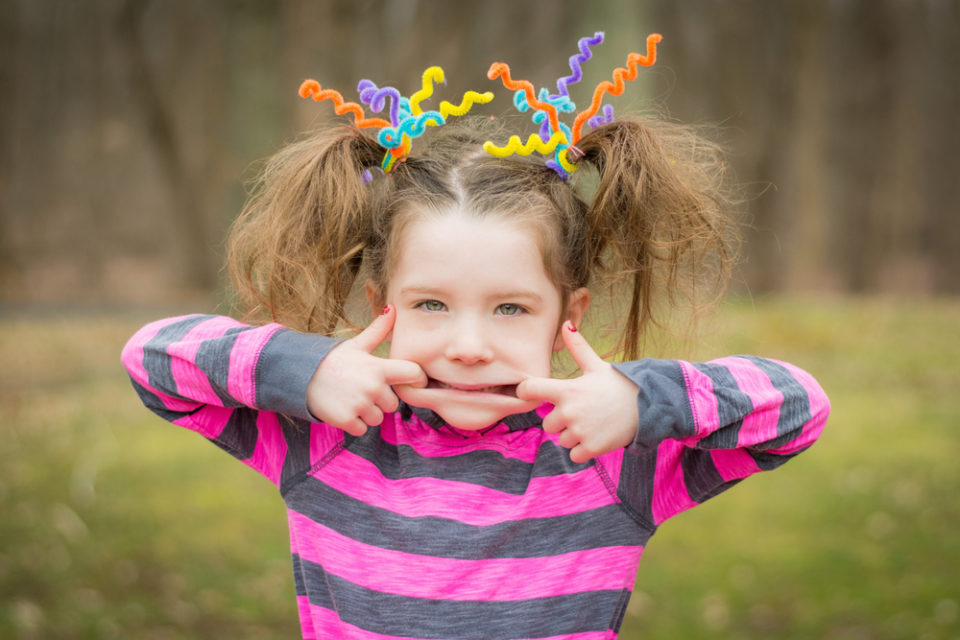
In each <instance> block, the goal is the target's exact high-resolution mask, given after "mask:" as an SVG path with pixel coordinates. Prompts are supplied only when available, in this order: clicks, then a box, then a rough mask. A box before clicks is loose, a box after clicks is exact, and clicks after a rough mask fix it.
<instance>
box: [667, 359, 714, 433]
mask: <svg viewBox="0 0 960 640" xmlns="http://www.w3.org/2000/svg"><path fill="white" fill-rule="evenodd" d="M678 362H679V364H680V370H681V371H682V372H683V379H684V383H685V384H686V387H687V397H688V398H689V402H690V409H691V411H692V412H693V424H694V429H695V430H696V434H695V436H694V437H695V438H697V439H699V438H702V437H704V436H706V435H707V434H710V433H713V432H714V431H716V430H717V429H719V428H720V427H721V424H720V417H719V409H718V402H717V396H716V393H714V389H713V380H711V379H710V377H709V376H707V375H706V374H704V373H702V372H701V371H700V370H699V369H697V368H696V367H694V366H693V365H692V364H690V363H689V362H683V361H678Z"/></svg>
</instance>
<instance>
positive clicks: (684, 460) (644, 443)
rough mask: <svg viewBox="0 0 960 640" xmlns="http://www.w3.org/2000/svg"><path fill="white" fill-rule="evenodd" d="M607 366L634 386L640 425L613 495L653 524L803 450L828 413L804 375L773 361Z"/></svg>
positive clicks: (818, 389)
mask: <svg viewBox="0 0 960 640" xmlns="http://www.w3.org/2000/svg"><path fill="white" fill-rule="evenodd" d="M613 366H614V368H615V369H616V370H617V371H619V372H620V373H621V374H623V375H624V376H626V377H627V378H628V379H630V380H631V381H632V382H633V383H634V384H635V385H636V386H637V388H638V392H637V396H636V398H637V400H636V402H637V412H638V415H639V425H640V426H639V429H638V431H637V434H636V437H635V438H634V441H633V443H632V444H631V446H630V447H628V449H627V450H626V452H625V453H624V456H623V463H622V464H623V466H622V469H621V474H620V482H619V483H618V493H619V497H620V498H621V500H623V501H624V502H625V503H626V504H627V505H628V506H630V507H631V508H632V509H633V510H634V511H635V515H637V516H640V517H641V518H642V519H643V520H644V521H646V522H647V523H649V524H651V525H653V526H658V525H659V524H660V523H661V522H663V521H664V520H666V519H668V518H670V517H672V516H673V515H676V514H677V513H680V512H681V511H684V510H686V509H689V508H690V507H693V506H696V505H697V504H700V503H701V502H703V501H704V500H706V499H708V498H711V497H713V496H714V495H717V494H718V493H720V492H722V491H724V490H725V489H727V488H728V487H730V486H732V485H733V484H735V483H736V482H738V481H740V480H741V479H743V478H745V477H747V476H749V475H751V474H753V473H756V472H758V471H766V470H769V469H774V468H776V467H778V466H780V465H781V464H783V463H784V462H786V461H787V460H789V459H790V458H792V457H793V456H795V455H797V454H798V453H800V452H801V451H803V450H805V449H806V448H808V447H809V446H810V445H812V444H813V442H814V441H815V440H816V439H817V437H819V435H820V433H821V432H822V430H823V426H824V423H825V422H826V419H827V415H828V414H829V411H830V404H829V401H828V399H827V397H826V394H825V393H824V392H823V389H821V387H820V385H819V384H818V383H817V382H816V380H814V378H813V377H812V376H811V375H810V374H808V373H807V372H805V371H803V370H802V369H799V368H797V367H795V366H793V365H790V364H787V363H783V362H778V361H775V360H767V359H763V358H757V357H753V356H733V357H728V358H721V359H719V360H713V361H710V362H707V363H690V362H683V361H678V360H651V359H647V360H639V361H636V362H627V363H623V364H615V365H613ZM650 478H652V481H650Z"/></svg>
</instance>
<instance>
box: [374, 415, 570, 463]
mask: <svg viewBox="0 0 960 640" xmlns="http://www.w3.org/2000/svg"><path fill="white" fill-rule="evenodd" d="M543 406H547V407H549V408H552V405H542V406H541V408H543ZM538 411H539V410H538ZM419 429H429V430H430V433H429V434H424V436H423V437H420V435H419V434H418V433H417V431H418V430H419ZM502 429H504V430H508V428H507V427H506V426H504V427H502ZM442 435H444V434H442ZM445 435H446V436H447V437H443V438H438V437H437V433H435V432H434V429H433V427H431V426H429V425H426V424H422V423H421V424H415V425H408V424H406V423H404V422H403V420H401V419H400V414H399V413H394V414H389V415H388V416H387V417H386V419H385V420H384V423H383V425H382V428H381V430H380V437H381V439H382V440H383V441H384V442H387V443H389V444H392V445H394V446H397V445H401V444H403V445H407V446H409V447H411V448H412V449H413V450H414V451H416V452H417V454H419V455H421V456H423V457H425V458H441V457H446V456H458V455H461V454H463V453H464V451H478V450H479V451H482V450H487V451H496V452H497V453H500V454H501V455H502V456H503V457H504V458H509V459H513V460H520V461H522V462H530V463H532V462H534V461H535V460H536V458H537V452H538V451H539V449H540V445H541V444H542V441H543V440H545V439H547V434H545V433H544V432H543V431H541V430H540V429H525V430H521V431H515V432H513V433H512V434H509V433H504V434H500V435H499V436H498V437H496V438H489V437H488V438H483V436H482V435H480V434H479V433H478V434H477V435H476V437H473V438H468V439H463V438H461V437H460V436H458V435H454V434H445Z"/></svg>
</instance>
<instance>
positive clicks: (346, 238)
mask: <svg viewBox="0 0 960 640" xmlns="http://www.w3.org/2000/svg"><path fill="white" fill-rule="evenodd" d="M499 128H500V127H499V126H498V125H497V124H495V123H494V124H492V123H490V121H489V120H486V119H482V118H462V119H459V120H457V121H455V122H453V123H451V124H447V125H445V126H443V127H439V128H437V129H436V130H435V131H431V132H430V135H428V136H425V139H418V140H417V143H418V144H417V145H415V147H414V153H413V155H411V156H410V157H408V158H407V159H406V161H405V162H403V163H400V164H398V165H397V166H396V167H395V168H394V170H393V172H392V173H391V174H390V175H388V176H380V177H377V178H376V179H375V180H373V181H372V182H371V183H369V184H366V183H365V182H364V180H363V177H362V174H363V171H364V170H365V169H367V168H369V167H371V166H376V165H378V164H379V162H380V160H381V158H382V157H383V153H384V152H383V149H382V148H381V147H380V146H379V145H377V143H376V142H375V141H374V140H372V139H371V138H370V137H368V136H367V135H366V134H364V133H363V132H361V131H360V130H359V129H356V128H353V127H341V128H335V129H331V130H327V131H323V132H320V133H317V134H315V135H312V136H309V137H307V138H305V139H303V140H302V141H300V142H297V143H294V144H292V145H290V146H288V147H287V148H285V149H283V150H281V151H280V152H279V153H278V154H277V155H276V156H274V157H273V158H271V159H270V160H269V161H268V163H267V165H266V168H265V170H264V172H263V175H262V177H261V180H260V182H259V184H258V189H257V190H256V191H255V193H254V195H253V197H252V198H251V199H250V201H249V202H248V203H247V206H246V207H245V208H244V210H243V212H242V213H241V215H240V217H239V218H238V219H237V221H236V223H235V224H234V227H233V230H232V233H231V236H230V241H229V251H228V254H229V255H228V262H229V268H230V274H231V277H232V278H233V281H234V284H235V286H236V289H237V292H238V294H239V296H240V302H241V304H242V305H243V306H244V308H245V309H246V310H247V312H248V313H249V314H252V315H253V316H254V318H257V319H267V318H269V319H270V320H273V321H277V322H280V323H282V324H285V325H287V326H290V327H292V328H294V329H298V330H301V331H318V332H322V333H326V334H332V333H334V332H335V331H337V330H338V329H344V328H349V329H355V324H354V323H353V322H352V320H351V318H350V317H349V316H350V314H349V313H348V305H347V303H348V301H349V300H350V298H351V295H352V293H353V292H354V291H355V284H357V282H358V275H359V274H360V273H361V271H362V270H363V271H364V272H365V273H366V274H367V275H368V276H369V277H370V278H371V279H372V281H373V282H374V284H375V286H376V287H377V288H378V290H379V293H380V295H381V296H382V294H383V292H384V291H385V288H386V284H387V281H388V279H389V272H390V267H391V263H392V260H393V258H394V257H395V256H394V254H395V251H396V244H397V242H398V239H399V238H400V237H401V236H402V232H403V229H404V227H405V225H406V224H407V223H408V222H409V221H410V220H411V219H414V218H415V216H417V215H422V214H425V213H431V212H432V213H439V212H441V211H443V210H446V209H449V208H450V207H451V206H458V207H459V208H461V209H463V210H465V211H468V212H470V213H471V214H472V215H477V216H485V215H502V216H509V217H511V219H517V220H520V221H523V222H530V223H532V224H533V225H534V228H536V229H537V230H538V231H539V234H538V237H539V239H540V240H541V250H542V251H543V254H544V256H543V257H544V266H545V268H546V271H547V274H548V275H549V276H550V278H551V280H552V281H553V282H554V284H555V285H556V286H557V288H558V289H559V290H560V292H561V295H562V297H563V299H564V300H566V297H567V295H569V293H570V292H572V291H574V290H575V289H577V288H579V287H588V286H589V287H590V288H591V289H593V290H594V292H595V293H600V294H602V295H601V298H602V299H603V300H604V301H606V302H607V303H608V304H609V305H610V306H611V307H613V308H615V309H616V311H615V312H614V313H617V314H618V317H619V314H620V313H622V314H623V316H624V318H625V319H624V321H623V322H622V323H619V322H618V323H613V324H616V325H618V326H617V335H616V338H615V346H614V350H615V351H620V352H622V353H623V355H624V356H626V357H627V358H634V357H636V356H637V355H638V354H639V351H640V345H641V341H642V336H643V335H644V330H645V329H646V328H647V327H648V326H649V325H650V323H656V322H657V320H658V319H659V316H658V312H657V309H658V307H659V304H658V303H659V302H661V301H662V302H666V303H669V304H671V305H674V306H676V305H679V304H680V303H681V302H683V301H689V300H692V301H696V300H698V299H700V298H702V297H703V294H704V293H705V292H709V294H710V295H711V300H715V299H716V296H717V295H719V293H721V292H722V291H723V289H724V287H725V285H726V283H727V280H728V278H729V274H730V268H731V262H732V258H733V252H732V250H731V247H732V246H734V245H733V244H732V242H731V241H732V240H734V239H735V236H736V234H735V230H734V226H733V225H732V224H731V218H730V216H729V215H728V211H727V204H728V202H729V201H728V199H727V198H725V196H724V181H723V166H724V165H723V163H722V161H721V159H720V155H719V152H718V149H717V147H716V146H715V145H712V144H709V143H707V142H705V141H704V140H703V139H702V138H701V137H699V136H698V135H696V134H695V133H694V132H692V130H690V129H688V128H685V127H680V126H677V125H669V124H667V123H665V122H663V121H649V122H641V121H638V120H617V121H615V122H613V123H610V124H607V125H603V126H601V127H599V128H597V129H595V130H593V131H591V132H590V133H588V134H586V135H584V136H583V138H581V140H580V141H579V144H578V147H579V149H580V150H581V151H582V152H583V156H582V157H581V158H580V159H579V170H578V171H576V172H575V173H574V174H573V180H572V181H571V182H570V183H568V182H565V181H564V180H563V179H561V178H560V177H559V176H558V175H557V174H556V173H555V172H554V171H553V170H552V169H549V168H547V167H546V166H545V165H544V163H543V160H542V159H541V158H539V157H520V156H512V157H509V158H495V157H492V156H490V155H488V154H486V153H485V152H483V151H482V149H481V145H482V143H483V141H484V140H488V139H492V140H500V139H505V135H504V134H502V133H499V132H498V130H499ZM591 168H593V169H594V170H593V171H591V170H590V169H591ZM661 298H662V299H661Z"/></svg>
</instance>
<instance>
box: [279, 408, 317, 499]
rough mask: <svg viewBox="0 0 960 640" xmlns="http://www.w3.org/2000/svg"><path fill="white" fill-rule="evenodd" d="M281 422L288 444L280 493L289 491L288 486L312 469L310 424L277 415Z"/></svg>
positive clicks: (281, 474)
mask: <svg viewBox="0 0 960 640" xmlns="http://www.w3.org/2000/svg"><path fill="white" fill-rule="evenodd" d="M277 419H278V420H280V429H281V431H282V432H283V439H284V440H285V441H286V443H287V455H286V457H284V459H283V469H282V470H281V471H280V493H281V494H282V493H283V492H284V491H286V489H287V484H288V483H290V482H293V481H294V480H295V479H296V478H297V477H298V476H300V475H301V474H304V473H306V472H307V471H309V469H310V429H311V427H310V423H309V422H307V421H306V420H300V419H299V418H288V417H287V416H285V415H282V414H279V415H277Z"/></svg>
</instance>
